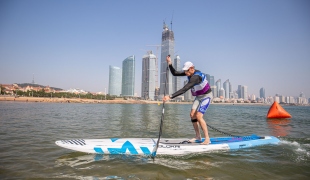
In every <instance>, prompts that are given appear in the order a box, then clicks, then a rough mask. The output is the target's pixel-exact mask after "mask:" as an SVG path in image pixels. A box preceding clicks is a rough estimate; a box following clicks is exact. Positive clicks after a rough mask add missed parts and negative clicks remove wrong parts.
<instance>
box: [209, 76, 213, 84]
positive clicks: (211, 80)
mask: <svg viewBox="0 0 310 180" xmlns="http://www.w3.org/2000/svg"><path fill="white" fill-rule="evenodd" d="M209 83H210V86H214V76H210V81H209Z"/></svg>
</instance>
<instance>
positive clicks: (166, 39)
mask: <svg viewBox="0 0 310 180" xmlns="http://www.w3.org/2000/svg"><path fill="white" fill-rule="evenodd" d="M161 44H162V46H161V61H160V96H161V98H162V97H163V95H164V92H165V93H166V94H172V93H173V87H172V74H171V73H170V71H169V69H167V61H166V57H167V56H168V54H170V55H171V57H172V58H173V56H174V33H173V31H172V30H169V28H168V26H167V25H166V24H165V23H164V26H163V32H162V38H161ZM172 60H173V59H172ZM172 63H173V62H172ZM166 71H167V73H168V74H167V80H166ZM165 83H167V89H166V91H165Z"/></svg>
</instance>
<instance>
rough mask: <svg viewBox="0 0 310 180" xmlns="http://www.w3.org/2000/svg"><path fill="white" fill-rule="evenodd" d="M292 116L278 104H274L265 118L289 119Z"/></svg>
mask: <svg viewBox="0 0 310 180" xmlns="http://www.w3.org/2000/svg"><path fill="white" fill-rule="evenodd" d="M291 117H292V116H291V115H290V114H289V113H288V112H287V111H285V110H284V109H283V108H282V106H281V105H280V104H279V103H278V102H276V101H275V102H274V103H273V104H272V105H271V107H270V109H269V111H268V113H267V118H291Z"/></svg>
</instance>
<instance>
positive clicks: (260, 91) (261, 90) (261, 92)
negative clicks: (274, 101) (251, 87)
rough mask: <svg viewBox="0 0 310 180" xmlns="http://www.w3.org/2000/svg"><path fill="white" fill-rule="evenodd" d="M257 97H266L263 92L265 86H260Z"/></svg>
mask: <svg viewBox="0 0 310 180" xmlns="http://www.w3.org/2000/svg"><path fill="white" fill-rule="evenodd" d="M259 97H260V98H264V99H265V98H266V94H265V88H263V87H262V88H260V90H259Z"/></svg>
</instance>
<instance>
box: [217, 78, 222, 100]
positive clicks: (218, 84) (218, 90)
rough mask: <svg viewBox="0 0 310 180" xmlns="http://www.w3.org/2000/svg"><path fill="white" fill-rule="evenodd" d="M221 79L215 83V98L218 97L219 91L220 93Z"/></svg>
mask: <svg viewBox="0 0 310 180" xmlns="http://www.w3.org/2000/svg"><path fill="white" fill-rule="evenodd" d="M221 82H222V81H221V79H218V80H217V81H216V83H215V86H216V90H217V97H220V91H221V88H222V87H221Z"/></svg>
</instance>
